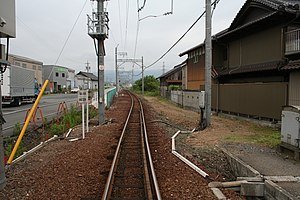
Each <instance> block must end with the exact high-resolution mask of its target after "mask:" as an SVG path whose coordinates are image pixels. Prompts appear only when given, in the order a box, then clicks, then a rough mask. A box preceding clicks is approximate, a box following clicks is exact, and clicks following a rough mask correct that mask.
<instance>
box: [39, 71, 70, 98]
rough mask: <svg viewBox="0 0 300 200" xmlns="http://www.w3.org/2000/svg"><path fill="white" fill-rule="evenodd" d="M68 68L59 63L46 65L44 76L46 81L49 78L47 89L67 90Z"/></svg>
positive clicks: (51, 90) (55, 90) (55, 91)
mask: <svg viewBox="0 0 300 200" xmlns="http://www.w3.org/2000/svg"><path fill="white" fill-rule="evenodd" d="M67 76H68V68H67V67H63V66H58V65H44V66H43V77H44V81H45V80H46V79H48V80H49V84H48V85H47V87H46V90H45V91H48V92H50V93H53V92H54V93H57V92H63V91H65V90H67Z"/></svg>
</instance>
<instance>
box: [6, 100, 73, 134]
mask: <svg viewBox="0 0 300 200" xmlns="http://www.w3.org/2000/svg"><path fill="white" fill-rule="evenodd" d="M66 102H67V103H76V101H74V100H72V101H66ZM55 105H59V103H53V104H47V105H43V106H39V108H46V107H51V106H55ZM27 110H28V108H26V109H21V110H17V111H13V112H7V113H4V115H3V116H6V115H12V114H16V113H22V112H25V111H27ZM54 115H57V111H55V112H53V113H48V114H46V115H44V117H50V116H54ZM24 124H25V123H24V122H20V125H24ZM14 127H15V125H12V126H8V127H5V128H3V129H2V130H3V131H7V130H10V129H13V128H14Z"/></svg>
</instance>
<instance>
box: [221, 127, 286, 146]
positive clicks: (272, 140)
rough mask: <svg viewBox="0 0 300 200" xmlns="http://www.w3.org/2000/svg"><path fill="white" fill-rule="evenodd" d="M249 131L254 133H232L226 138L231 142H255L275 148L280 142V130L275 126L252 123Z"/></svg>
mask: <svg viewBox="0 0 300 200" xmlns="http://www.w3.org/2000/svg"><path fill="white" fill-rule="evenodd" d="M249 131H250V132H253V134H249V135H238V134H232V135H229V136H227V137H226V138H225V140H227V141H230V142H244V143H253V144H260V145H264V146H268V147H271V148H275V147H276V146H278V145H279V144H280V138H281V136H280V131H279V130H277V129H274V128H270V127H265V126H259V125H250V126H249Z"/></svg>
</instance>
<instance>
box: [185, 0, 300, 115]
mask: <svg viewBox="0 0 300 200" xmlns="http://www.w3.org/2000/svg"><path fill="white" fill-rule="evenodd" d="M299 7H300V6H299V1H294V0H284V1H277V0H268V1H267V0H247V1H246V2H245V4H244V5H243V7H242V8H241V9H240V11H239V12H238V13H237V15H236V17H235V18H234V19H233V22H232V23H231V25H230V26H229V28H228V29H226V30H224V31H222V32H220V33H218V34H216V35H214V36H213V38H212V74H211V77H212V82H213V86H212V108H213V109H214V110H216V111H217V112H219V111H220V112H227V113H231V114H233V113H234V114H237V115H241V116H248V117H249V116H250V117H254V118H267V119H273V120H280V119H281V110H282V106H285V105H287V104H289V105H296V106H300V92H299V91H300V85H299V79H300V43H299V41H300V39H299V38H300V25H299V24H300V19H299V17H298V14H299V11H300V9H299ZM204 49H205V44H204V43H202V44H200V45H197V46H195V47H193V48H191V49H189V50H187V51H185V52H183V53H181V54H180V56H187V65H186V71H185V73H186V76H183V77H184V78H186V80H183V82H186V85H187V86H186V90H189V91H195V92H199V90H204V87H205V79H204V77H205V72H204V69H205V66H204V58H205V51H204ZM183 97H184V95H183ZM183 99H184V98H183ZM195 101H197V100H195Z"/></svg>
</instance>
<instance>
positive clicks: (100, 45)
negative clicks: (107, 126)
mask: <svg viewBox="0 0 300 200" xmlns="http://www.w3.org/2000/svg"><path fill="white" fill-rule="evenodd" d="M92 1H95V0H92ZM104 1H105V0H97V12H93V13H92V17H90V16H88V34H89V35H90V36H91V38H93V39H94V44H95V49H96V54H97V56H98V59H97V64H98V112H99V119H98V124H99V125H100V124H103V123H104V122H105V116H104V107H105V105H104V103H105V102H104V56H105V49H104V40H105V39H106V38H107V37H108V13H107V12H104ZM96 40H97V45H96Z"/></svg>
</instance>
